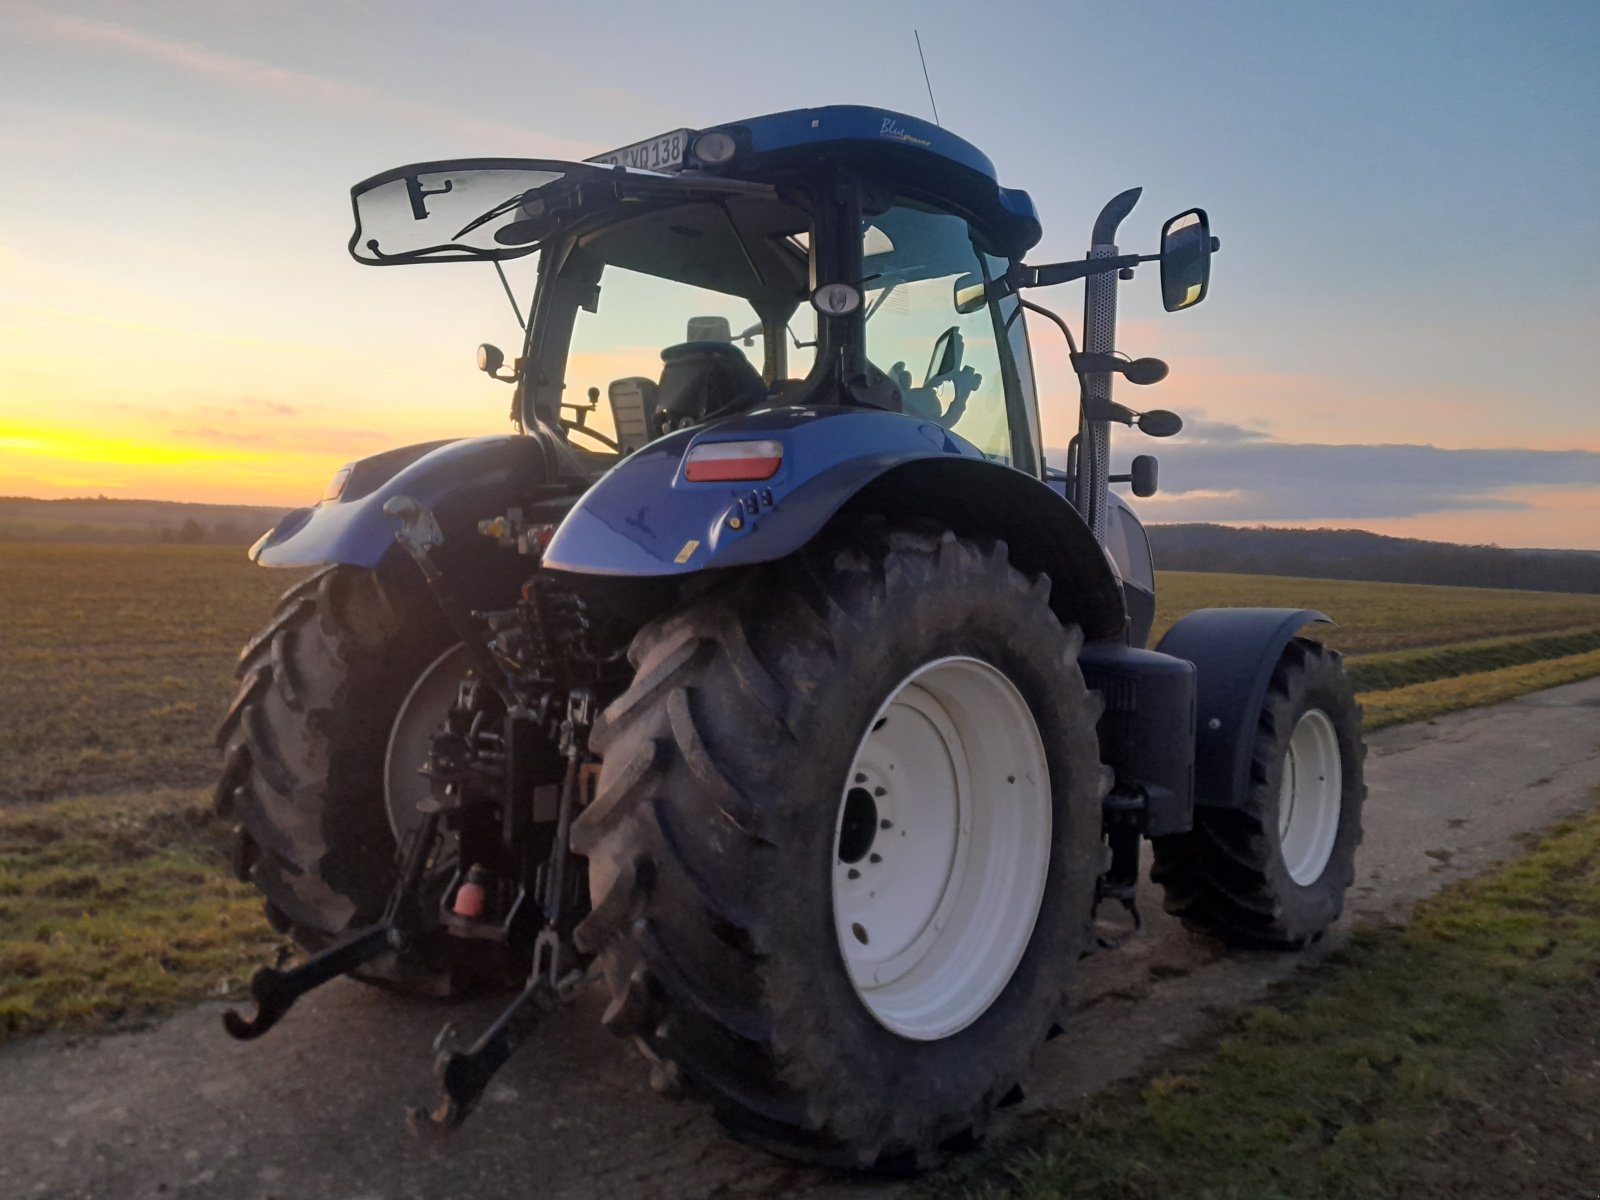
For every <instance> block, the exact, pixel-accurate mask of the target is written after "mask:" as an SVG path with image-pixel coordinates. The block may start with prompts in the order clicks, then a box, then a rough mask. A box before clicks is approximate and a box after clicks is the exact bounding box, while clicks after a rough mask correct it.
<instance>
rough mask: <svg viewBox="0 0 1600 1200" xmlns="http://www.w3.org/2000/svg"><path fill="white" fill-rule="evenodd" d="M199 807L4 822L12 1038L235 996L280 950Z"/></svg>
mask: <svg viewBox="0 0 1600 1200" xmlns="http://www.w3.org/2000/svg"><path fill="white" fill-rule="evenodd" d="M226 837H227V831H226V830H225V829H224V827H223V826H222V825H221V823H220V822H218V821H217V819H216V818H215V817H214V816H212V815H211V812H210V809H209V805H208V804H207V803H206V801H205V800H204V799H203V798H202V797H200V796H199V795H198V794H195V793H190V792H176V791H164V792H156V793H152V794H147V795H123V796H85V797H81V798H77V799H72V800H57V801H50V802H45V803H42V804H36V805H28V806H25V807H20V808H12V809H0V1039H4V1038H7V1037H11V1036H15V1035H17V1034H21V1033H28V1032H34V1031H37V1030H42V1029H47V1028H62V1027H65V1028H80V1029H81V1028H92V1027H95V1026H102V1025H105V1024H107V1023H111V1022H115V1021H118V1020H122V1019H126V1018H128V1017H135V1016H141V1015H146V1014H150V1013H154V1012H158V1011H161V1010H164V1009H167V1008H170V1007H172V1006H173V1005H175V1004H178V1003H180V1002H183V1001H186V1000H193V999H197V998H199V997H202V996H206V995H218V994H227V993H229V992H231V991H233V990H235V989H236V988H238V987H240V986H241V985H242V984H243V983H244V982H245V980H246V979H247V978H248V977H249V973H250V970H251V969H252V968H253V967H254V966H255V965H256V964H258V963H260V962H261V961H263V960H265V959H268V958H270V957H271V953H272V949H273V947H274V946H275V945H276V944H277V939H276V938H275V937H274V936H273V934H272V932H271V930H270V929H268V928H267V926H266V923H265V922H264V921H263V920H262V919H261V904H260V900H259V898H258V897H257V896H256V895H255V893H254V891H253V890H252V889H250V888H248V887H245V886H243V885H242V884H239V883H237V882H235V881H234V880H233V878H232V877H231V876H230V875H228V874H227V873H226V872H224V871H223V870H221V869H220V868H219V865H218V864H219V862H220V861H221V860H222V857H223V844H224V841H225V839H226Z"/></svg>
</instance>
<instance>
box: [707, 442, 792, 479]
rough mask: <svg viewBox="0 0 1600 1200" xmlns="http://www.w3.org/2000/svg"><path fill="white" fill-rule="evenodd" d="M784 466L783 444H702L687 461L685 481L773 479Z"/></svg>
mask: <svg viewBox="0 0 1600 1200" xmlns="http://www.w3.org/2000/svg"><path fill="white" fill-rule="evenodd" d="M782 465H783V443H782V442H773V441H762V442H702V443H701V444H700V445H698V446H696V447H695V448H694V449H693V450H691V451H689V456H688V457H687V458H686V459H684V463H683V477H684V478H685V479H687V480H688V481H689V482H690V483H722V482H725V481H733V480H741V481H747V480H752V479H771V478H772V477H773V476H774V475H776V474H777V473H778V468H779V467H780V466H782Z"/></svg>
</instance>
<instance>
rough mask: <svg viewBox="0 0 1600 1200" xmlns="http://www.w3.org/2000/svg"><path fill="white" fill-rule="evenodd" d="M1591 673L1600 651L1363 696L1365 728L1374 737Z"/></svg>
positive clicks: (1599, 666)
mask: <svg viewBox="0 0 1600 1200" xmlns="http://www.w3.org/2000/svg"><path fill="white" fill-rule="evenodd" d="M1592 675H1600V650H1591V651H1589V652H1587V653H1585V654H1569V655H1566V656H1564V657H1562V658H1550V659H1545V660H1544V661H1543V662H1532V663H1525V664H1523V665H1521V666H1516V667H1502V668H1501V669H1500V670H1498V671H1482V672H1479V673H1478V674H1475V675H1461V676H1458V677H1456V678H1454V679H1436V680H1433V681H1432V682H1429V683H1415V684H1412V685H1411V686H1409V687H1400V688H1394V689H1392V690H1390V691H1383V692H1363V693H1362V694H1360V695H1359V696H1358V697H1357V699H1359V700H1360V701H1361V708H1362V713H1363V725H1364V727H1365V728H1366V730H1367V731H1368V732H1369V733H1370V732H1372V731H1373V730H1375V729H1383V728H1385V727H1386V726H1389V725H1403V724H1405V723H1406V722H1408V721H1423V720H1427V719H1428V718H1430V717H1437V716H1440V715H1442V714H1444V713H1449V712H1457V711H1459V710H1461V709H1464V708H1477V707H1479V706H1481V705H1484V704H1497V703H1499V702H1500V701H1501V700H1510V699H1512V698H1513V697H1516V696H1524V695H1527V694H1528V693H1529V692H1537V691H1541V690H1543V689H1544V688H1552V687H1556V686H1558V685H1560V684H1563V683H1574V682H1576V681H1577V680H1580V679H1588V678H1589V677H1590V676H1592Z"/></svg>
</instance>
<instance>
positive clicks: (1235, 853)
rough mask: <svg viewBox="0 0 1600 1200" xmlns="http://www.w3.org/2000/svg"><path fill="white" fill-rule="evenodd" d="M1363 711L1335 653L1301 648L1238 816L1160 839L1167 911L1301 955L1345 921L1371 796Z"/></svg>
mask: <svg viewBox="0 0 1600 1200" xmlns="http://www.w3.org/2000/svg"><path fill="white" fill-rule="evenodd" d="M1365 756H1366V747H1365V745H1364V744H1363V742H1362V740H1361V708H1360V706H1359V705H1358V704H1357V703H1356V700H1355V693H1354V690H1353V689H1352V688H1351V686H1350V680H1349V677H1348V676H1347V675H1346V674H1345V671H1344V664H1343V660H1342V659H1341V658H1340V656H1339V654H1338V653H1337V652H1336V651H1333V650H1329V649H1327V648H1326V647H1325V646H1322V645H1319V644H1318V643H1316V642H1313V641H1310V640H1308V639H1306V638H1295V639H1294V640H1293V641H1291V642H1290V643H1289V644H1288V645H1287V646H1286V647H1285V648H1284V651H1283V656H1282V658H1280V659H1279V661H1278V665H1277V668H1276V670H1274V672H1273V675H1272V681H1271V683H1270V684H1269V686H1268V688H1267V698H1266V701H1265V703H1264V704H1263V705H1262V709H1261V714H1260V717H1259V719H1258V721H1257V723H1256V728H1255V732H1254V742H1253V744H1252V747H1251V752H1250V787H1249V791H1248V793H1247V794H1246V796H1245V802H1244V805H1243V806H1242V807H1240V808H1238V809H1218V808H1197V809H1196V810H1195V815H1194V828H1193V829H1192V830H1191V831H1190V832H1188V833H1183V834H1175V835H1173V836H1171V837H1161V838H1154V839H1152V843H1151V845H1152V849H1153V851H1154V862H1153V865H1152V867H1151V871H1150V877H1151V878H1152V879H1153V880H1154V881H1155V882H1157V883H1159V884H1160V885H1161V886H1162V888H1163V889H1164V890H1165V893H1166V895H1165V906H1166V909H1167V911H1168V912H1170V913H1172V914H1173V915H1174V916H1177V917H1179V918H1181V919H1182V921H1183V923H1184V924H1185V925H1187V926H1188V927H1190V928H1191V929H1195V930H1198V931H1200V932H1203V933H1208V934H1211V935H1213V936H1215V937H1218V938H1221V939H1222V940H1223V941H1226V942H1231V943H1234V944H1236V945H1244V946H1253V947H1259V948H1264V949H1283V950H1296V949H1300V948H1302V947H1304V946H1306V945H1308V944H1309V943H1311V942H1314V941H1315V940H1317V939H1318V938H1319V937H1321V936H1322V934H1323V933H1324V932H1325V931H1326V930H1327V928H1328V926H1330V925H1332V924H1333V922H1334V921H1336V920H1337V919H1338V917H1339V914H1340V913H1341V912H1342V911H1343V910H1344V896H1345V892H1346V891H1347V890H1348V889H1349V887H1350V884H1351V882H1352V881H1353V880H1354V879H1355V858H1356V848H1357V847H1358V846H1359V845H1360V844H1361V809H1362V805H1363V804H1364V803H1365V801H1366V797H1367V787H1366V782H1365V779H1364V774H1363V762H1364V759H1365Z"/></svg>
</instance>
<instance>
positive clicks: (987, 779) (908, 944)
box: [833, 657, 1052, 1041]
mask: <svg viewBox="0 0 1600 1200" xmlns="http://www.w3.org/2000/svg"><path fill="white" fill-rule="evenodd" d="M1051 810H1052V799H1051V789H1050V772H1049V766H1048V763H1047V761H1046V758H1045V751H1044V739H1043V738H1042V737H1041V736H1040V734H1039V728H1038V725H1037V723H1036V722H1035V721H1034V718H1033V713H1032V711H1031V710H1030V709H1029V708H1028V704H1027V701H1026V700H1024V699H1023V697H1022V694H1021V693H1020V692H1019V691H1018V690H1017V688H1016V685H1014V684H1013V683H1012V682H1011V681H1010V680H1009V679H1008V678H1007V677H1006V676H1005V675H1004V674H1002V673H1001V672H1000V671H999V670H997V669H996V668H994V667H992V666H990V665H989V664H988V663H985V662H982V661H980V660H978V659H975V658H967V657H951V658H941V659H937V660H935V661H933V662H930V663H927V664H925V665H923V666H922V667H919V668H918V669H917V670H915V671H913V672H912V673H911V674H910V675H908V676H907V677H906V678H905V679H904V680H902V681H901V682H900V683H899V684H898V685H897V686H896V687H895V688H894V689H893V690H892V691H891V692H890V693H889V697H888V699H886V700H885V701H884V702H883V704H882V705H881V706H880V707H879V709H878V711H877V713H876V714H875V715H874V717H873V720H872V721H871V723H870V724H869V725H868V729H867V732H866V734H865V735H864V736H863V737H862V739H861V743H860V745H859V746H858V747H857V749H856V755H855V759H854V761H853V762H852V764H851V768H850V773H849V775H848V776H847V779H846V782H845V787H844V793H843V795H842V796H841V798H840V804H839V811H838V815H837V819H836V821H835V826H834V861H833V908H834V923H835V933H836V935H837V938H838V943H839V950H840V953H841V955H842V957H843V958H844V962H845V967H846V969H847V970H848V972H849V975H850V981H851V984H852V985H853V986H854V988H855V991H856V995H857V996H858V997H860V999H861V1002H862V1003H863V1004H864V1005H865V1006H866V1008H867V1011H868V1012H870V1013H871V1014H872V1016H873V1017H874V1018H875V1019H876V1020H877V1021H878V1023H879V1024H881V1025H883V1026H884V1027H886V1028H887V1029H889V1030H891V1031H892V1032H894V1033H897V1034H899V1035H901V1036H902V1037H906V1038H910V1039H913V1040H917V1041H934V1040H937V1039H940V1038H945V1037H949V1036H951V1035H952V1034H955V1033H957V1032H959V1031H960V1030H962V1029H964V1028H966V1027H967V1026H968V1025H970V1024H972V1022H974V1021H976V1020H977V1019H978V1018H979V1017H980V1016H982V1015H983V1014H984V1013H985V1012H987V1011H988V1009H989V1008H990V1006H991V1005H993V1003H994V1002H995V1000H996V999H998V997H999V996H1000V993H1001V992H1002V991H1004V990H1005V987H1006V984H1007V983H1009V982H1010V980H1011V976H1012V974H1013V973H1014V972H1015V970H1016V968H1017V964H1018V963H1019V962H1020V961H1021V960H1022V956H1023V953H1024V952H1025V951H1026V950H1027V947H1028V943H1029V941H1030V940H1031V938H1032V935H1033V927H1034V924H1035V922H1036V920H1037V919H1038V915H1039V909H1040V904H1041V902H1042V900H1043V898H1044V890H1045V881H1046V877H1047V876H1048V874H1049V868H1050V853H1051V823H1052V811H1051Z"/></svg>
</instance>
